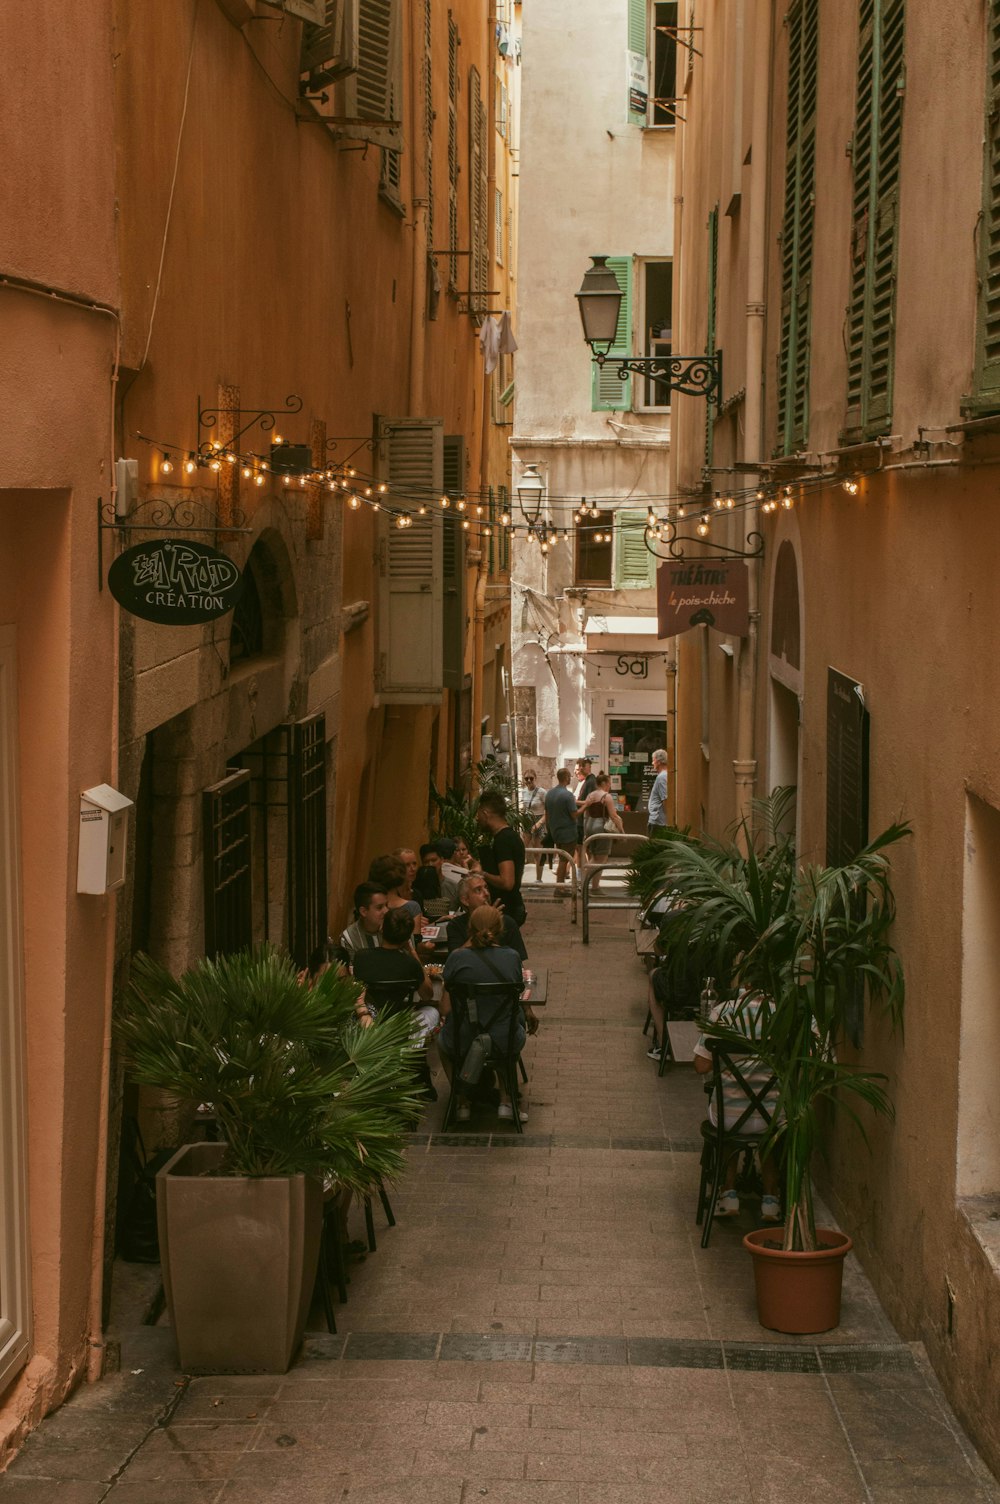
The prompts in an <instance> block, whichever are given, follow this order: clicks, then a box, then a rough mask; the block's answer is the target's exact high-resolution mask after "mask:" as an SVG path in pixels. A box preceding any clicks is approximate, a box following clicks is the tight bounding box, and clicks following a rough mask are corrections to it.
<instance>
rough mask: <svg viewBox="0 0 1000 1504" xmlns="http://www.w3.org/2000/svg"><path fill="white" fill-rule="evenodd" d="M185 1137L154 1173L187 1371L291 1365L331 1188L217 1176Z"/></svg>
mask: <svg viewBox="0 0 1000 1504" xmlns="http://www.w3.org/2000/svg"><path fill="white" fill-rule="evenodd" d="M225 1153H226V1146H225V1144H186V1145H185V1146H184V1147H183V1148H181V1149H179V1150H178V1151H177V1153H176V1154H175V1155H174V1156H173V1158H172V1159H170V1160H168V1162H167V1163H166V1164H165V1165H164V1167H163V1169H162V1170H161V1171H160V1172H159V1174H158V1175H157V1177H156V1220H157V1227H158V1229H159V1235H160V1259H161V1263H162V1266H163V1286H164V1290H165V1292H166V1297H167V1309H168V1311H169V1313H170V1320H171V1324H172V1325H173V1329H174V1337H175V1340H176V1342H177V1353H178V1357H179V1359H180V1366H181V1368H182V1369H184V1370H185V1372H187V1373H285V1372H286V1370H287V1369H288V1366H289V1364H290V1363H291V1361H292V1359H293V1357H294V1356H295V1353H296V1351H297V1349H298V1346H299V1343H300V1342H301V1340H302V1333H303V1331H304V1329H305V1324H306V1317H307V1316H308V1314H309V1305H310V1301H311V1299H312V1293H313V1287H314V1285H315V1282H316V1268H317V1264H318V1261H319V1247H320V1237H321V1233H322V1224H323V1190H322V1187H321V1186H320V1184H319V1182H318V1181H316V1180H313V1179H311V1178H310V1177H309V1176H306V1175H289V1176H275V1177H273V1178H272V1177H267V1178H262V1179H249V1178H244V1177H240V1176H227V1175H217V1174H215V1173H214V1172H215V1170H216V1169H217V1168H218V1166H219V1164H220V1163H221V1162H222V1159H223V1158H224V1156H225Z"/></svg>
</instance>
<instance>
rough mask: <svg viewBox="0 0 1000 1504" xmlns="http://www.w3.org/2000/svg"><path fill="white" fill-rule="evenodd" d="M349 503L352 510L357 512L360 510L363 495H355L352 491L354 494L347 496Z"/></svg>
mask: <svg viewBox="0 0 1000 1504" xmlns="http://www.w3.org/2000/svg"><path fill="white" fill-rule="evenodd" d="M347 505H348V506H349V507H350V509H351V511H352V512H356V511H357V510H358V507H359V506H360V505H361V497H360V496H355V495H354V494H353V493H352V495H350V496H349V497H348V498H347Z"/></svg>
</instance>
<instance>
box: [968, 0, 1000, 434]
mask: <svg viewBox="0 0 1000 1504" xmlns="http://www.w3.org/2000/svg"><path fill="white" fill-rule="evenodd" d="M988 25H989V32H988V43H987V57H986V65H987V74H986V150H985V155H984V159H983V217H982V220H981V222H980V226H979V307H978V310H977V318H976V366H975V374H974V387H973V396H972V400H971V402H970V403H969V404H967V405H968V407H969V408H970V410H972V411H975V410H976V409H977V408H979V409H982V408H989V409H993V408H996V407H1000V0H990V6H989V22H988Z"/></svg>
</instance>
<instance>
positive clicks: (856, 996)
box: [632, 796, 909, 1250]
mask: <svg viewBox="0 0 1000 1504" xmlns="http://www.w3.org/2000/svg"><path fill="white" fill-rule="evenodd" d="M782 797H783V796H782ZM783 813H784V812H783V810H782V808H781V797H779V799H778V800H774V799H772V800H771V801H766V802H765V805H764V807H763V809H762V811H760V814H761V816H762V821H761V823H762V825H763V828H764V829H765V830H766V831H767V833H768V834H769V835H770V837H771V840H770V842H769V843H767V844H764V845H762V847H761V849H760V850H758V849H756V848H755V846H754V844H753V841H752V839H751V838H750V836H749V832H748V831H747V830H745V829H744V830H743V831H742V832H741V833H742V836H743V840H742V842H741V843H740V845H736V844H715V843H712V842H707V841H697V840H695V841H692V840H691V839H690V838H685V837H681V836H679V835H678V836H677V837H676V838H674V839H670V840H668V841H666V842H660V843H658V844H659V846H660V848H661V850H659V851H658V852H656V853H655V854H648V853H647V854H646V857H645V861H644V862H643V863H641V864H640V863H636V865H635V867H634V869H633V876H632V882H633V887H635V888H636V889H638V890H639V891H643V889H645V891H646V892H647V893H651V892H653V891H656V890H657V885H658V889H659V891H663V890H664V889H666V890H669V891H671V892H672V893H674V894H675V895H676V898H677V907H679V908H680V913H679V914H675V917H674V919H673V920H672V922H671V924H670V926H669V928H667V929H665V931H664V934H663V942H662V944H663V948H664V949H665V951H666V956H667V960H668V962H670V961H671V958H673V960H674V961H675V962H677V963H678V964H680V960H681V958H682V957H686V956H687V955H689V954H691V953H692V952H693V954H694V955H695V957H696V958H697V963H698V965H699V968H700V970H701V972H702V974H703V975H708V974H712V975H714V976H716V977H718V978H720V979H721V981H722V984H723V987H724V988H726V987H731V988H738V989H742V990H744V991H745V993H746V995H748V996H749V997H750V998H752V999H753V1000H754V1004H755V1006H754V1008H753V1009H748V1010H746V1012H744V1011H743V1010H741V1009H740V1007H739V1005H738V1004H735V1005H732V1006H731V1007H730V1008H727V1009H726V1010H725V1013H724V1015H723V1016H722V1017H721V1018H719V1019H714V1020H713V1019H704V1020H703V1026H704V1028H705V1031H706V1033H709V1034H711V1035H713V1036H715V1037H717V1038H719V1039H721V1040H722V1041H723V1042H724V1043H727V1044H728V1045H730V1046H731V1047H734V1048H737V1049H740V1048H744V1049H750V1050H752V1052H753V1054H754V1055H755V1056H756V1057H757V1058H758V1059H759V1060H760V1061H761V1063H762V1065H763V1066H765V1067H767V1068H769V1069H770V1070H772V1071H773V1072H774V1073H775V1075H776V1076H777V1078H778V1082H779V1098H778V1104H777V1112H776V1115H775V1122H774V1126H773V1128H772V1131H771V1134H770V1137H769V1141H768V1143H767V1145H765V1152H778V1151H779V1149H780V1151H781V1152H782V1154H783V1161H784V1179H785V1235H784V1246H785V1247H786V1248H789V1249H805V1250H809V1249H812V1248H815V1246H816V1224H815V1215H814V1210H813V1201H812V1186H811V1180H810V1174H809V1170H810V1164H811V1161H812V1155H813V1151H814V1149H815V1148H816V1147H817V1145H818V1144H819V1140H820V1124H821V1104H822V1103H824V1102H827V1101H836V1102H838V1103H839V1104H840V1105H841V1106H842V1107H843V1108H844V1110H846V1111H847V1112H848V1113H849V1115H850V1116H851V1117H852V1118H853V1120H854V1121H855V1122H856V1123H857V1124H858V1126H859V1127H860V1128H861V1131H862V1133H864V1126H863V1122H862V1120H861V1118H860V1116H859V1114H858V1112H857V1111H856V1110H855V1107H856V1105H857V1104H859V1103H862V1104H864V1105H866V1106H868V1107H869V1108H871V1109H872V1110H873V1111H875V1112H881V1113H884V1114H887V1115H889V1116H891V1114H892V1104H891V1102H890V1100H889V1097H888V1095H887V1093H886V1089H885V1079H886V1078H885V1077H884V1076H883V1075H880V1074H878V1073H875V1072H871V1071H865V1070H862V1069H860V1068H859V1067H857V1066H855V1065H853V1064H848V1063H845V1062H842V1061H839V1060H838V1059H837V1050H838V1049H839V1048H840V1047H841V1046H842V1044H843V1043H844V1041H845V1039H846V1038H850V1039H853V1041H854V1042H855V1043H857V1042H858V1041H859V1039H860V1018H861V1009H862V1008H863V1004H864V1000H865V998H867V1002H868V1006H869V1007H870V1008H875V1009H878V1010H880V1011H881V1012H883V1013H884V1014H885V1015H886V1016H887V1017H888V1019H889V1021H890V1023H891V1025H892V1026H893V1027H898V1026H899V1025H900V1024H901V1022H902V1011H903V1001H904V979H903V972H902V967H901V965H900V962H899V957H898V956H897V955H896V952H895V950H894V948H893V945H892V942H891V939H890V931H891V928H892V923H893V920H894V918H895V902H894V898H893V893H892V887H891V883H890V869H889V859H888V856H887V854H886V853H887V850H888V848H889V847H890V846H892V845H894V844H895V843H896V842H897V841H899V840H901V839H902V838H903V837H904V836H906V835H908V834H909V827H908V826H907V825H906V824H903V823H897V824H893V825H890V826H889V827H888V828H887V829H886V830H885V831H883V832H882V833H881V835H879V836H877V837H876V838H875V840H873V841H872V842H870V843H869V845H867V846H866V847H865V848H864V849H863V850H862V851H860V852H859V853H858V854H857V856H855V857H854V858H853V860H852V861H850V862H848V863H846V864H845V865H843V866H841V867H821V866H807V867H804V868H802V869H798V868H797V867H796V864H795V855H794V849H793V846H792V842H791V839H790V837H788V836H783V835H782V834H781V830H782V828H783V824H784V821H783ZM640 884H641V885H642V886H641V887H640Z"/></svg>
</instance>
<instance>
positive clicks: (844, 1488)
mask: <svg viewBox="0 0 1000 1504" xmlns="http://www.w3.org/2000/svg"><path fill="white" fill-rule="evenodd" d="M526 938H527V939H528V941H529V944H530V950H531V962H532V965H533V966H535V967H546V968H548V970H549V992H548V1002H547V1005H546V1007H545V1009H544V1014H543V1022H542V1027H541V1030H540V1032H539V1034H538V1035H537V1037H536V1038H535V1039H534V1040H533V1041H530V1042H529V1044H528V1047H527V1050H526V1052H525V1060H526V1064H527V1068H528V1072H529V1075H530V1086H529V1088H528V1098H527V1100H528V1103H529V1119H528V1122H527V1124H526V1128H525V1134H524V1137H523V1138H521V1139H519V1138H517V1137H516V1136H515V1135H514V1134H513V1132H512V1131H511V1128H510V1125H509V1124H504V1125H501V1126H500V1127H499V1128H498V1126H497V1123H496V1120H495V1118H493V1117H489V1118H486V1117H483V1118H482V1119H481V1120H477V1119H476V1117H475V1116H474V1118H473V1121H472V1123H471V1124H470V1125H469V1127H470V1129H471V1130H472V1131H468V1132H463V1133H461V1134H448V1135H442V1134H440V1133H438V1132H437V1131H436V1127H437V1124H438V1123H439V1122H440V1119H441V1116H442V1113H443V1108H444V1097H445V1090H444V1083H443V1078H442V1077H441V1076H440V1074H439V1075H438V1084H439V1085H440V1086H441V1087H442V1091H441V1100H440V1101H439V1102H438V1104H437V1105H436V1106H435V1108H434V1109H433V1111H432V1113H431V1114H430V1115H429V1116H428V1119H427V1121H426V1122H425V1123H424V1124H423V1131H421V1132H419V1133H415V1134H414V1135H412V1142H411V1146H410V1150H409V1169H408V1173H407V1175H406V1177H405V1179H404V1180H403V1182H402V1183H401V1184H400V1185H399V1186H398V1187H397V1188H395V1189H394V1190H393V1191H392V1204H393V1208H394V1211H395V1214H396V1217H397V1225H396V1226H395V1227H394V1228H387V1227H386V1225H385V1222H384V1219H383V1217H382V1215H381V1212H380V1211H377V1212H376V1230H377V1235H378V1250H377V1252H376V1253H374V1254H372V1255H370V1256H369V1257H368V1258H367V1260H366V1261H365V1262H364V1263H363V1264H362V1265H360V1266H356V1267H354V1269H353V1271H352V1277H351V1285H350V1290H349V1300H348V1302H347V1304H346V1305H344V1306H339V1305H338V1306H337V1307H336V1318H337V1325H338V1332H337V1334H336V1335H327V1334H325V1332H322V1331H321V1330H318V1329H317V1328H318V1327H319V1326H321V1321H320V1322H317V1320H316V1319H315V1318H316V1316H317V1315H318V1314H319V1313H318V1312H314V1319H313V1321H312V1323H311V1326H312V1328H313V1331H312V1332H311V1334H310V1335H309V1336H308V1337H307V1339H306V1343H305V1348H304V1351H303V1353H302V1355H301V1357H300V1359H299V1361H298V1362H297V1363H296V1364H295V1366H294V1367H293V1368H292V1369H291V1371H290V1372H289V1373H288V1374H287V1375H286V1376H284V1377H269V1376H260V1375H243V1376H227V1377H205V1378H194V1379H191V1380H190V1381H189V1382H188V1381H186V1380H185V1378H184V1377H183V1376H182V1375H180V1374H178V1373H177V1372H176V1371H175V1368H174V1366H173V1357H172V1349H171V1334H170V1332H169V1330H168V1329H167V1328H166V1327H165V1326H164V1325H162V1324H161V1325H159V1326H156V1327H144V1328H137V1329H133V1330H131V1331H123V1332H122V1333H121V1335H122V1341H123V1346H122V1372H121V1374H119V1375H117V1376H113V1377H110V1378H107V1379H105V1380H104V1381H103V1382H102V1383H100V1384H96V1385H88V1386H84V1387H83V1388H82V1389H81V1390H80V1391H78V1393H77V1394H76V1395H75V1396H74V1397H73V1398H72V1399H71V1400H70V1402H69V1403H68V1404H67V1405H65V1406H64V1407H63V1408H62V1409H61V1410H60V1411H59V1412H58V1413H57V1414H56V1415H55V1416H53V1417H52V1418H50V1419H49V1420H48V1421H46V1422H44V1423H43V1424H42V1425H41V1426H40V1428H39V1429H38V1430H37V1431H36V1433H35V1434H34V1435H33V1436H32V1437H31V1438H30V1439H29V1441H28V1443H27V1444H26V1446H25V1447H24V1449H23V1451H22V1453H21V1455H20V1456H19V1457H18V1458H17V1459H16V1460H15V1462H14V1463H13V1465H12V1466H11V1468H10V1469H9V1471H8V1472H7V1473H6V1474H5V1475H4V1476H3V1478H2V1479H0V1498H3V1499H4V1500H5V1501H6V1500H10V1504H101V1501H105V1500H107V1501H108V1504H276V1501H285V1500H288V1501H294V1504H333V1501H335V1500H350V1501H351V1504H417V1501H421V1504H424V1501H426V1504H472V1501H476V1500H478V1499H481V1498H482V1499H486V1500H488V1501H490V1504H674V1501H676V1504H701V1501H705V1504H709V1501H712V1504H714V1501H716V1500H720V1499H724V1500H727V1501H732V1504H777V1501H779V1500H781V1501H785V1500H787V1499H789V1498H793V1499H804V1500H809V1501H811V1504H902V1501H904V1500H905V1501H911V1500H920V1501H924V1504H987V1501H997V1500H998V1499H1000V1492H998V1491H997V1488H996V1485H995V1484H994V1483H993V1482H992V1480H991V1478H990V1475H989V1474H988V1472H987V1470H986V1469H985V1467H984V1466H983V1464H982V1463H981V1462H980V1460H979V1459H978V1457H977V1455H976V1453H975V1451H974V1449H973V1448H972V1446H971V1445H970V1443H969V1442H968V1441H967V1439H966V1438H965V1437H964V1435H963V1433H962V1430H961V1428H960V1427H959V1425H958V1424H957V1422H956V1420H955V1418H954V1416H953V1415H952V1413H951V1411H950V1410H949V1408H948V1406H947V1404H946V1402H945V1400H944V1397H943V1395H942V1393H941V1390H940V1388H939V1386H938V1384H937V1381H936V1380H935V1379H934V1377H933V1374H932V1372H931V1370H930V1367H929V1365H928V1363H927V1361H926V1358H925V1355H924V1352H923V1349H922V1347H920V1346H919V1345H916V1344H914V1345H910V1344H906V1343H904V1342H902V1341H901V1340H900V1339H899V1337H898V1336H897V1334H896V1333H895V1331H894V1330H893V1328H892V1326H891V1325H890V1323H889V1322H888V1321H887V1319H886V1317H885V1316H884V1315H883V1313H882V1311H881V1310H880V1308H879V1305H878V1303H877V1301H876V1299H875V1297H874V1295H873V1293H872V1291H871V1288H870V1286H869V1284H868V1282H867V1280H866V1279H865V1277H864V1275H863V1274H862V1272H861V1270H860V1268H859V1266H858V1265H857V1263H856V1261H854V1260H853V1259H852V1260H851V1261H850V1262H849V1264H848V1268H847V1272H846V1276H845V1289H844V1308H843V1319H842V1322H841V1325H840V1326H839V1328H837V1330H835V1331H833V1332H831V1333H829V1334H827V1335H825V1336H823V1337H821V1338H819V1339H809V1338H800V1339H789V1338H785V1337H779V1336H778V1335H777V1334H774V1333H771V1332H768V1331H766V1330H764V1329H763V1328H762V1327H760V1326H759V1325H758V1323H757V1320H756V1315H755V1311H754V1301H753V1290H752V1279H751V1273H750V1269H749V1266H748V1261H747V1258H746V1254H745V1253H744V1250H743V1249H742V1247H741V1238H740V1233H741V1231H745V1230H747V1229H748V1228H749V1227H750V1226H752V1225H755V1223H754V1218H755V1215H756V1211H757V1207H756V1204H755V1203H750V1202H749V1201H746V1202H745V1203H744V1207H743V1212H742V1215H741V1217H740V1220H739V1224H738V1226H733V1225H726V1224H723V1225H719V1226H717V1227H716V1228H715V1229H714V1231H713V1235H712V1240H711V1244H710V1246H709V1248H708V1249H707V1250H702V1248H701V1247H700V1230H699V1229H697V1228H696V1226H695V1222H694V1210H695V1193H696V1187H697V1175H698V1140H699V1123H700V1120H701V1117H702V1115H703V1106H704V1098H703V1095H702V1092H701V1088H700V1082H699V1081H698V1080H697V1079H696V1078H695V1075H694V1073H693V1071H692V1069H691V1067H690V1066H687V1065H678V1066H673V1067H670V1068H669V1069H668V1070H667V1072H666V1074H665V1076H664V1077H663V1078H662V1079H658V1077H657V1074H656V1068H655V1066H654V1065H653V1063H652V1062H651V1061H650V1060H648V1059H647V1058H646V1053H645V1052H646V1047H647V1046H646V1041H645V1040H644V1039H643V1037H642V1033H641V1030H642V1023H643V1018H644V1015H645V977H644V973H643V970H642V967H641V965H640V962H639V961H638V959H637V958H636V957H635V956H634V954H633V951H634V947H633V943H632V936H631V934H630V933H629V932H628V929H627V926H626V919H625V916H624V915H623V914H622V913H619V912H613V913H605V914H602V915H599V916H597V917H595V918H594V920H593V929H592V939H591V944H590V945H589V946H588V947H584V946H583V944H582V941H581V929H580V927H579V926H577V927H572V926H571V925H570V924H569V915H568V905H567V904H564V903H544V904H543V903H541V902H538V901H537V900H536V901H535V902H533V903H532V904H531V911H530V921H529V924H528V926H527V928H526ZM539 1011H540V1012H541V1011H542V1010H539ZM358 1220H359V1226H358V1231H359V1232H360V1231H361V1227H362V1225H361V1222H360V1218H359V1219H358Z"/></svg>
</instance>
